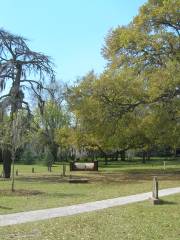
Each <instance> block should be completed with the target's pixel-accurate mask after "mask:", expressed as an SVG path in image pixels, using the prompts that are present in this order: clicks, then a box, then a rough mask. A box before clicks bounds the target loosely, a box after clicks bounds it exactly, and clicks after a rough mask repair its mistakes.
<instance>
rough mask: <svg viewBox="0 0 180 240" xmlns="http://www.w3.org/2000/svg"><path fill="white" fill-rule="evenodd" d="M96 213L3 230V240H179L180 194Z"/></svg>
mask: <svg viewBox="0 0 180 240" xmlns="http://www.w3.org/2000/svg"><path fill="white" fill-rule="evenodd" d="M163 200H164V204H162V205H157V206H153V205H152V204H151V203H150V202H149V201H146V202H141V203H136V204H129V205H125V206H121V207H115V208H109V209H106V210H101V211H97V212H92V213H85V214H80V215H76V216H70V217H63V218H57V219H51V220H47V221H40V222H34V223H27V224H21V225H15V226H10V227H3V228H0V231H1V234H0V239H1V240H10V239H15V240H17V239H26V240H32V239H33V240H54V239H56V240H62V239H64V240H73V239H74V240H83V239H85V240H90V239H93V240H94V239H95V240H152V239H153V240H179V239H180V227H179V226H180V218H179V216H180V194H177V195H174V196H169V197H165V198H163Z"/></svg>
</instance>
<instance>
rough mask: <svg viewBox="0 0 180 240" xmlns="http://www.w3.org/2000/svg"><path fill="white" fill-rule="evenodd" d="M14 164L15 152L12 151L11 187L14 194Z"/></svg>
mask: <svg viewBox="0 0 180 240" xmlns="http://www.w3.org/2000/svg"><path fill="white" fill-rule="evenodd" d="M14 162H15V151H14V150H12V185H11V191H12V192H14V191H15V188H14Z"/></svg>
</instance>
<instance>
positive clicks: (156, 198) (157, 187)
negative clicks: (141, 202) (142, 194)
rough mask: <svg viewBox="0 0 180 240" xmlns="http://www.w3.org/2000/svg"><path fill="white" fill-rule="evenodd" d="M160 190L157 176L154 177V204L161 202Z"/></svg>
mask: <svg viewBox="0 0 180 240" xmlns="http://www.w3.org/2000/svg"><path fill="white" fill-rule="evenodd" d="M158 192H159V184H158V179H157V177H153V190H152V202H153V204H159V203H160V200H159V196H158Z"/></svg>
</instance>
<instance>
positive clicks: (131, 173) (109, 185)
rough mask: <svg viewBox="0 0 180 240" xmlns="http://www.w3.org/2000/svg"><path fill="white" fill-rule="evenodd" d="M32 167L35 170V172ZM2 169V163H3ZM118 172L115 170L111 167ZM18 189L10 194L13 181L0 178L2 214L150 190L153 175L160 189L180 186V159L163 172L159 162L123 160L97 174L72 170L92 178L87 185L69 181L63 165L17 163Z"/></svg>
mask: <svg viewBox="0 0 180 240" xmlns="http://www.w3.org/2000/svg"><path fill="white" fill-rule="evenodd" d="M32 167H34V168H35V173H32V172H31V170H32ZM1 168H2V166H1ZM113 168H114V169H115V171H112V169H113ZM15 169H18V171H19V176H17V177H16V183H15V188H16V191H15V192H14V193H11V192H10V191H9V189H10V187H11V181H9V180H3V179H0V214H5V213H12V212H19V211H27V210H35V209H43V208H51V207H58V206H66V205H72V204H76V203H84V202H89V201H96V200H102V199H108V198H114V197H119V196H127V195H131V194H136V193H141V192H149V191H151V189H152V177H153V175H158V178H159V179H160V183H159V185H160V188H168V187H177V186H180V174H178V171H180V165H179V162H171V164H170V163H169V165H168V167H167V169H166V170H165V171H164V169H162V166H161V165H160V164H155V167H154V166H152V164H149V163H148V164H146V165H144V164H141V163H134V168H133V163H129V164H128V163H122V164H109V165H108V166H101V167H100V171H99V172H98V173H93V172H84V173H82V172H77V173H75V172H73V173H71V175H73V176H74V177H80V176H83V177H84V176H85V177H87V178H89V180H90V181H89V183H88V184H70V183H68V179H69V174H70V173H69V169H68V168H67V177H62V176H61V174H62V166H59V165H55V166H54V167H53V169H52V172H51V173H49V172H47V167H44V166H39V165H35V166H29V165H16V167H15Z"/></svg>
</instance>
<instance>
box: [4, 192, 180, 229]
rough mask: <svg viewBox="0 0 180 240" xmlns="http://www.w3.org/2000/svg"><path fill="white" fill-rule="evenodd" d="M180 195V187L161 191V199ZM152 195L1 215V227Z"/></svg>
mask: <svg viewBox="0 0 180 240" xmlns="http://www.w3.org/2000/svg"><path fill="white" fill-rule="evenodd" d="M176 193H180V187H177V188H168V189H163V190H160V191H159V197H163V196H167V195H171V194H176ZM151 195H152V193H151V192H148V193H140V194H136V195H131V196H126V197H119V198H113V199H107V200H102V201H96V202H89V203H83V204H77V205H72V206H67V207H59V208H49V209H43V210H37V211H29V212H20V213H13V214H7V215H0V226H8V225H14V224H20V223H26V222H33V221H38V220H44V219H50V218H56V217H63V216H69V215H75V214H79V213H85V212H92V211H96V210H100V209H105V208H109V207H114V206H121V205H125V204H129V203H135V202H141V201H144V200H147V199H149V198H150V197H151Z"/></svg>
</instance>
